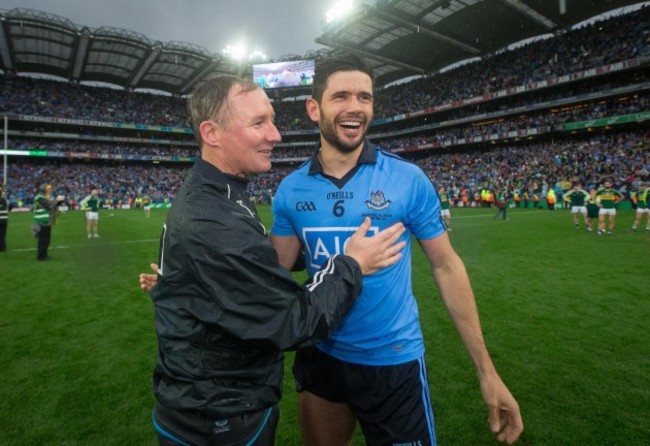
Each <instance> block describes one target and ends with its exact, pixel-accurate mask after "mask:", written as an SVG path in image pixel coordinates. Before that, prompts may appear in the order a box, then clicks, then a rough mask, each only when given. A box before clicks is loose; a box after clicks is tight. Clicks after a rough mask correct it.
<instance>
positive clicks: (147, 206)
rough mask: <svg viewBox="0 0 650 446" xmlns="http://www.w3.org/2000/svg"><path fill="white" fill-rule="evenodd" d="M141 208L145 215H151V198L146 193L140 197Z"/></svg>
mask: <svg viewBox="0 0 650 446" xmlns="http://www.w3.org/2000/svg"><path fill="white" fill-rule="evenodd" d="M142 209H144V216H145V217H151V198H149V196H148V195H145V196H144V197H142Z"/></svg>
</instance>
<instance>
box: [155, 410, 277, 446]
mask: <svg viewBox="0 0 650 446" xmlns="http://www.w3.org/2000/svg"><path fill="white" fill-rule="evenodd" d="M279 419H280V409H279V407H278V406H277V405H276V406H273V407H270V408H268V409H265V410H262V411H259V412H253V413H247V414H243V415H237V416H234V417H231V418H227V419H225V420H212V419H209V418H206V417H205V416H204V415H203V414H202V413H201V412H199V411H194V410H175V409H170V408H167V407H164V406H161V405H160V404H156V409H155V410H154V413H153V425H154V427H155V428H156V431H157V432H158V436H159V439H160V444H161V445H170V446H171V445H174V446H176V445H180V446H211V445H215V444H219V445H224V446H226V445H227V446H240V445H242V446H243V445H255V446H272V445H273V444H274V442H275V430H276V428H277V425H278V420H279Z"/></svg>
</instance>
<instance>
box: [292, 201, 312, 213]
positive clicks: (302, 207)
mask: <svg viewBox="0 0 650 446" xmlns="http://www.w3.org/2000/svg"><path fill="white" fill-rule="evenodd" d="M296 210H297V211H298V212H311V211H315V210H316V205H315V204H314V203H313V202H311V201H299V202H297V203H296Z"/></svg>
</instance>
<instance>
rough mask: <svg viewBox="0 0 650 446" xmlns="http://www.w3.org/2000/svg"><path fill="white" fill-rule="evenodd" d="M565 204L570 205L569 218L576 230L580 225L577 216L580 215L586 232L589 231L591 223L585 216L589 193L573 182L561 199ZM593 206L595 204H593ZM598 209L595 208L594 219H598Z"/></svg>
mask: <svg viewBox="0 0 650 446" xmlns="http://www.w3.org/2000/svg"><path fill="white" fill-rule="evenodd" d="M562 199H563V200H564V202H565V203H569V204H570V205H571V216H572V217H573V224H574V225H575V227H576V229H580V223H579V222H578V218H579V217H578V214H582V218H583V221H584V223H585V227H586V228H587V231H591V222H590V221H589V216H588V215H587V201H589V192H587V191H586V190H584V189H582V187H581V185H580V182H578V181H575V182H574V183H573V184H572V186H571V190H570V191H568V192H567V193H565V194H564V196H563V197H562ZM594 205H595V203H594ZM597 211H598V207H597V206H596V215H595V216H594V217H595V218H598V212H597Z"/></svg>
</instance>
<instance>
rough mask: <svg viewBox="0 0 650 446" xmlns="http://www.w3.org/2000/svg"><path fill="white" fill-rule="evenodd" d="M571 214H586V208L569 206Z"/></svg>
mask: <svg viewBox="0 0 650 446" xmlns="http://www.w3.org/2000/svg"><path fill="white" fill-rule="evenodd" d="M571 213H572V214H586V213H587V207H586V206H571Z"/></svg>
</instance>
